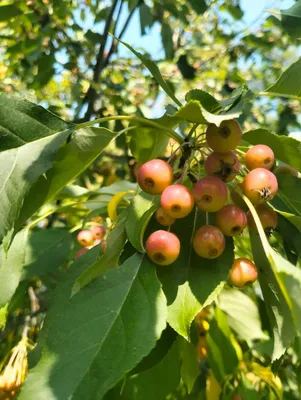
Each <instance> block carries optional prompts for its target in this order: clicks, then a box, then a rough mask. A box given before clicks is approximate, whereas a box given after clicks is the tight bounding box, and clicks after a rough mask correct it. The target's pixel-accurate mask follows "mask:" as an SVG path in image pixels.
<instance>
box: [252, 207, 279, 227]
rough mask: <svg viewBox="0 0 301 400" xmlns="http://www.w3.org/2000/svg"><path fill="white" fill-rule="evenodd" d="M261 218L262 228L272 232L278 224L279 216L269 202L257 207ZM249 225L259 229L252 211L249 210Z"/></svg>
mask: <svg viewBox="0 0 301 400" xmlns="http://www.w3.org/2000/svg"><path fill="white" fill-rule="evenodd" d="M255 209H256V211H257V214H258V217H259V219H260V222H261V225H262V228H263V229H264V231H265V232H266V233H271V232H272V231H273V230H274V229H275V228H276V226H277V223H278V216H277V213H276V211H275V210H274V209H273V208H272V207H270V206H269V205H268V204H259V205H258V206H256V207H255ZM247 218H248V226H249V228H250V229H252V230H255V231H257V227H256V224H255V221H254V218H253V216H252V213H251V212H250V211H248V212H247Z"/></svg>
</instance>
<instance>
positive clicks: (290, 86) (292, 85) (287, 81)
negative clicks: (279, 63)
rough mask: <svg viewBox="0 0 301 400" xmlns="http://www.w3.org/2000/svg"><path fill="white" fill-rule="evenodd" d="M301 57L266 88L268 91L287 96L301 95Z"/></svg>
mask: <svg viewBox="0 0 301 400" xmlns="http://www.w3.org/2000/svg"><path fill="white" fill-rule="evenodd" d="M300 71H301V58H299V59H298V61H296V62H295V63H293V64H292V65H290V66H289V67H288V69H286V70H285V71H284V72H283V73H282V74H281V75H280V77H279V78H278V80H277V81H276V82H275V83H274V84H273V85H272V86H270V87H269V88H268V89H266V90H265V92H266V93H272V94H278V95H280V96H281V95H284V97H285V96H288V97H289V96H297V97H300V96H301V72H300Z"/></svg>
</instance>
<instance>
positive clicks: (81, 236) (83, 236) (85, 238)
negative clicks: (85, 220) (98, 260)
mask: <svg viewBox="0 0 301 400" xmlns="http://www.w3.org/2000/svg"><path fill="white" fill-rule="evenodd" d="M77 241H78V243H79V244H81V245H82V246H84V247H88V246H91V244H93V242H94V236H93V233H92V232H91V231H88V230H87V229H84V230H82V231H80V232H79V233H78V235H77Z"/></svg>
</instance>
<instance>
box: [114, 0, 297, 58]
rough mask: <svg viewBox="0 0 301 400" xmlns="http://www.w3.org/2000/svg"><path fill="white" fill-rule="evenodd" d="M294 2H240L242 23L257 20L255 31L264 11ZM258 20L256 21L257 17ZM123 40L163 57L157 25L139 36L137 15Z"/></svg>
mask: <svg viewBox="0 0 301 400" xmlns="http://www.w3.org/2000/svg"><path fill="white" fill-rule="evenodd" d="M294 3H295V2H294V0H275V1H273V0H241V7H242V9H243V11H244V17H243V22H244V23H245V25H246V27H247V26H249V25H250V24H252V23H253V22H254V20H257V21H256V23H254V24H252V26H251V29H252V30H255V29H256V27H258V26H259V25H260V24H261V22H262V20H263V19H265V18H266V17H267V16H269V13H267V12H266V10H271V9H275V8H278V9H287V8H289V7H291V6H292V5H293V4H294ZM126 16H127V12H126V10H124V12H123V14H122V19H123V20H124V19H125V18H126ZM259 16H260V18H259V19H258V17H259ZM123 40H124V41H125V42H127V43H128V44H130V45H132V46H133V47H134V48H135V49H139V48H140V49H144V50H146V51H147V52H149V53H150V54H151V55H153V56H154V58H156V59H160V58H161V57H163V55H164V53H163V49H162V44H161V37H160V29H159V25H154V26H153V28H152V29H149V30H148V32H147V34H146V35H144V36H142V37H141V36H140V22H139V15H138V13H136V14H135V16H134V17H133V20H132V23H131V24H130V26H129V28H128V30H127V32H126V34H125V35H124V37H123ZM122 47H123V46H120V48H119V52H120V54H121V55H122V56H123V55H125V54H128V51H127V50H126V49H124V48H122Z"/></svg>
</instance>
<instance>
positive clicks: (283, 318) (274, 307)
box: [243, 196, 295, 361]
mask: <svg viewBox="0 0 301 400" xmlns="http://www.w3.org/2000/svg"><path fill="white" fill-rule="evenodd" d="M243 199H244V201H245V203H246V204H247V206H248V208H249V210H250V212H251V213H252V216H253V218H254V221H255V224H256V227H257V231H258V234H257V233H255V232H252V231H250V239H251V246H252V252H253V257H254V262H255V265H256V266H257V268H258V270H259V271H260V273H259V277H258V279H259V283H260V286H261V290H262V294H263V298H264V301H265V306H266V310H267V314H268V317H269V320H270V325H271V328H272V331H273V336H274V350H273V355H272V361H275V360H277V359H279V358H280V357H281V356H282V355H283V354H284V352H285V351H286V349H287V348H288V347H289V346H290V345H291V343H292V341H293V340H294V337H295V332H294V323H293V318H292V314H291V310H290V301H289V295H288V293H287V291H286V288H285V286H284V285H283V283H282V282H281V280H280V278H279V276H278V274H277V268H276V265H275V252H274V251H273V249H272V248H271V247H270V245H269V242H268V241H267V238H266V235H265V232H264V230H263V228H262V225H261V223H260V219H259V217H258V215H257V213H256V210H255V208H254V206H253V204H252V203H251V202H250V200H249V199H248V198H247V197H246V196H243Z"/></svg>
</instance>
